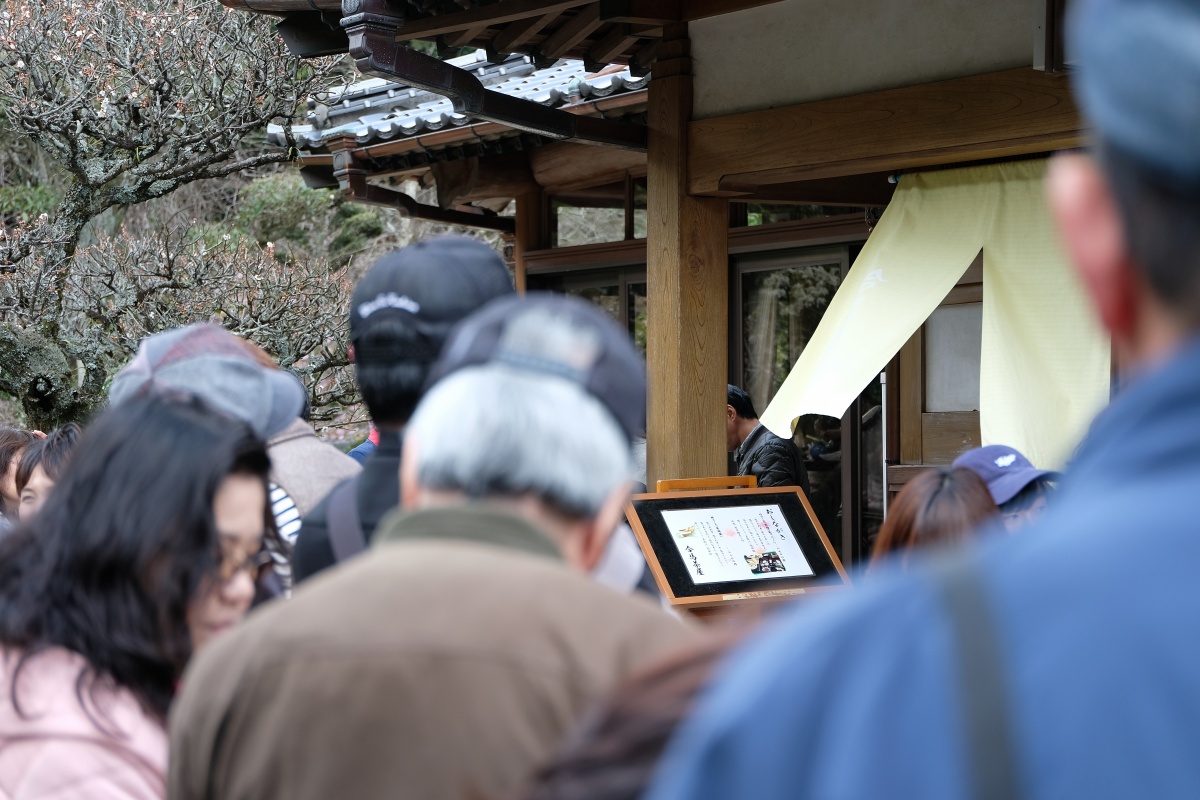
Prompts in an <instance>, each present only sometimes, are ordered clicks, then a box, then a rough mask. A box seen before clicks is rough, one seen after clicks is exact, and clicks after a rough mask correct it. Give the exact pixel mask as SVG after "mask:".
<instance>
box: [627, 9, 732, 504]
mask: <svg viewBox="0 0 1200 800" xmlns="http://www.w3.org/2000/svg"><path fill="white" fill-rule="evenodd" d="M663 33H664V36H663V43H662V47H661V49H660V51H659V57H658V60H657V61H656V62H655V63H654V67H653V73H652V74H653V78H652V80H651V81H650V89H649V107H648V109H647V118H648V124H649V128H650V136H649V147H648V150H647V170H648V172H647V183H648V186H647V191H648V200H649V203H648V205H649V208H648V214H647V223H648V230H647V235H646V260H647V263H646V281H647V287H646V301H647V319H648V324H647V331H646V333H647V343H646V362H647V363H646V367H647V373H648V380H649V398H648V400H649V408H648V410H647V416H648V423H647V431H646V434H647V446H646V464H647V469H646V472H647V484H648V485H650V486H653V485H654V484H655V481H658V480H661V479H664V478H703V477H711V476H716V475H724V474H726V455H725V384H726V382H727V380H728V366H727V364H728V355H729V354H728V339H729V320H728V317H729V287H728V281H729V278H728V272H729V255H728V252H729V242H728V240H729V228H728V222H729V208H728V202H727V201H726V200H724V199H722V198H711V197H690V196H688V194H687V181H688V175H687V164H688V150H687V147H688V142H687V131H688V121H689V119H690V117H691V114H692V65H691V58H690V57H689V49H688V44H689V43H688V39H687V26H686V25H669V26H667V27H666V29H665V30H664V32H663Z"/></svg>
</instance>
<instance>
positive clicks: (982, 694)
mask: <svg viewBox="0 0 1200 800" xmlns="http://www.w3.org/2000/svg"><path fill="white" fill-rule="evenodd" d="M933 579H934V582H935V583H936V584H937V587H938V589H939V590H940V592H941V595H942V600H943V602H944V605H945V607H946V612H947V614H948V616H949V619H950V628H951V638H952V640H953V647H954V651H955V652H954V659H955V663H956V665H957V671H958V674H959V687H960V693H961V700H962V707H963V717H964V719H963V722H964V725H965V731H964V732H965V734H966V749H967V760H968V774H969V775H970V778H971V779H972V780H973V786H972V789H973V792H972V794H973V795H974V797H976V798H977V800H1018V798H1020V796H1021V792H1020V790H1019V786H1018V783H1019V778H1020V775H1019V773H1018V771H1017V758H1016V751H1015V749H1014V739H1013V728H1012V721H1011V719H1010V714H1009V696H1008V688H1007V685H1006V681H1005V675H1004V666H1003V656H1004V653H1003V651H1002V650H1001V647H1000V641H999V638H998V636H997V631H996V625H995V618H994V617H993V616H992V613H991V610H990V608H989V607H988V598H987V596H986V594H985V593H984V591H983V587H982V585H981V583H980V575H979V573H978V572H977V571H976V569H975V566H974V564H973V563H972V562H970V561H968V560H967V559H966V558H964V557H962V556H961V555H959V556H942V557H940V558H938V559H936V560H935V562H934V568H933Z"/></svg>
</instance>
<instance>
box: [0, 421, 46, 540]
mask: <svg viewBox="0 0 1200 800" xmlns="http://www.w3.org/2000/svg"><path fill="white" fill-rule="evenodd" d="M36 441H37V435H36V434H35V433H34V432H33V431H23V430H21V429H20V428H0V532H2V531H3V530H6V529H7V528H8V525H9V524H10V523H11V521H12V520H14V519H16V516H17V504H18V503H19V502H20V497H21V493H20V492H19V491H18V490H17V462H18V461H20V460H21V454H22V453H23V452H25V448H26V447H29V445H31V444H33V443H34V442H36Z"/></svg>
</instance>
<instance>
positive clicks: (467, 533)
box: [375, 505, 562, 561]
mask: <svg viewBox="0 0 1200 800" xmlns="http://www.w3.org/2000/svg"><path fill="white" fill-rule="evenodd" d="M421 539H451V540H457V541H466V542H478V543H480V544H490V545H494V546H496V547H507V548H509V549H511V550H520V551H522V552H526V553H530V554H533V555H539V556H547V557H549V558H553V559H556V560H559V561H561V560H562V553H560V552H559V550H558V548H557V547H556V546H555V545H554V542H552V541H550V538H549V537H547V536H546V534H544V533H542V532H541V531H539V530H538V529H537V528H535V527H534V526H532V525H530V524H529V523H528V522H526V521H525V520H523V519H521V518H520V517H518V516H515V515H513V514H509V513H506V512H504V511H499V510H497V509H494V508H488V507H487V506H483V505H475V506H472V505H467V506H458V507H454V508H433V509H427V510H424V511H413V512H411V513H404V512H400V511H394V512H392V513H391V514H389V515H388V516H387V517H385V518H384V519H383V521H382V522H380V524H379V529H378V531H377V532H376V534H375V542H376V543H377V544H390V543H392V542H408V541H416V540H421Z"/></svg>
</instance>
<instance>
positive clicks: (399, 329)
mask: <svg viewBox="0 0 1200 800" xmlns="http://www.w3.org/2000/svg"><path fill="white" fill-rule="evenodd" d="M512 293H513V286H512V281H511V279H510V278H509V275H508V270H507V269H506V268H505V266H504V262H503V261H501V259H500V257H499V256H498V255H496V252H495V251H494V250H492V248H490V247H488V246H487V245H485V244H484V243H483V242H480V241H477V240H475V239H468V238H466V237H463V236H441V237H435V238H432V239H426V240H424V241H420V242H417V243H416V244H412V245H409V246H408V247H405V248H403V249H402V250H396V251H394V252H391V253H388V254H387V255H385V256H383V257H381V258H380V259H379V260H378V261H376V262H375V263H374V264H373V265H372V266H371V269H370V270H368V271H367V274H366V275H364V276H363V278H362V279H361V280H360V281H359V282H358V284H357V285H356V286H355V287H354V294H353V296H352V297H351V299H350V343H351V348H352V351H351V358H352V359H353V361H354V370H355V377H356V379H357V380H358V388H359V390H360V391H361V392H362V396H363V402H364V403H366V406H367V410H368V411H369V412H370V414H371V419H372V421H373V422H374V423H375V426H376V427H377V428H378V429H379V445H378V447H377V448H376V450H375V452H374V453H372V454H371V456H370V457H369V458H368V459H367V461H366V463H365V464H364V465H363V470H362V473H361V474H360V475H359V476H357V477H356V478H353V479H351V480H348V481H345V482H344V483H342V484H340V485H339V486H337V487H336V488H335V489H334V490H333V491H332V492H330V494H329V496H328V497H326V498H325V500H323V501H322V502H321V503H320V504H318V505H317V506H316V507H315V508H314V509H313V510H312V511H311V512H310V513H309V514H308V515H307V516H306V517H305V518H304V522H303V524H302V526H301V528H300V533H299V535H298V536H297V539H296V546H295V551H294V553H293V555H292V573H293V575H294V576H295V580H296V581H297V582H299V581H302V580H305V579H306V578H309V577H311V576H312V575H314V574H315V573H317V572H319V571H321V570H323V569H325V568H326V567H331V566H333V565H334V564H335V563H337V562H339V561H342V560H344V559H346V558H349V557H350V556H353V555H355V554H357V553H358V552H360V551H362V549H363V548H364V547H366V546H367V544H369V542H370V541H371V538H372V537H373V536H374V534H375V526H376V525H377V524H378V523H379V520H380V519H381V518H382V517H383V516H384V514H386V513H387V512H388V511H391V510H392V509H393V508H395V507H396V505H397V504H398V503H399V502H400V484H399V480H398V478H397V475H398V472H399V468H400V450H401V437H402V433H403V430H404V426H405V424H406V423H407V422H408V418H409V416H411V415H412V411H413V409H414V408H416V406H417V402H418V401H419V400H420V399H421V390H422V388H423V387H424V385H425V380H426V378H427V377H428V375H429V368H430V367H431V366H432V365H433V362H434V360H435V359H436V358H437V356H438V352H439V351H440V350H441V347H442V342H443V341H445V338H446V335H447V334H448V333H449V332H450V328H451V327H453V325H454V324H455V323H457V322H458V321H459V320H461V319H462V318H463V317H465V316H466V315H467V314H470V313H471V312H472V311H474V310H476V309H477V308H479V307H480V306H482V305H483V304H484V303H486V302H488V301H489V300H492V299H494V298H496V297H501V296H503V295H507V294H512Z"/></svg>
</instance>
